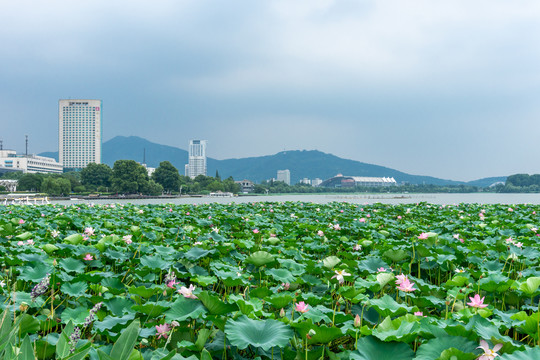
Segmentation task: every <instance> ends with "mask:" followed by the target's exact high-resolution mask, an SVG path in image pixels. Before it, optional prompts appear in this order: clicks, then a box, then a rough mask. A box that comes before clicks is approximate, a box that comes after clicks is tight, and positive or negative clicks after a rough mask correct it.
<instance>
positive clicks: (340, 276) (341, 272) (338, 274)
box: [332, 270, 351, 284]
mask: <svg viewBox="0 0 540 360" xmlns="http://www.w3.org/2000/svg"><path fill="white" fill-rule="evenodd" d="M335 273H336V274H335V275H334V276H332V279H334V278H336V279H337V281H339V283H340V284H343V283H344V282H345V278H344V276H351V274H349V273H348V272H346V271H345V270H335Z"/></svg>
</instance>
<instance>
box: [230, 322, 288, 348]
mask: <svg viewBox="0 0 540 360" xmlns="http://www.w3.org/2000/svg"><path fill="white" fill-rule="evenodd" d="M225 334H226V335H227V340H229V341H230V343H231V345H233V346H236V347H238V348H239V349H241V350H242V349H245V348H247V347H248V346H250V345H251V346H253V347H257V348H261V349H262V350H265V351H266V350H269V349H271V348H273V347H280V348H283V347H285V346H286V345H287V344H288V343H289V341H290V339H291V338H292V337H293V334H294V333H293V331H292V329H291V328H290V327H289V326H288V325H285V324H284V323H282V322H280V321H277V320H269V319H268V320H252V319H249V318H248V317H246V316H245V315H243V316H241V317H240V318H238V320H233V319H229V320H227V323H226V324H225Z"/></svg>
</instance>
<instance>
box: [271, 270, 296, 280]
mask: <svg viewBox="0 0 540 360" xmlns="http://www.w3.org/2000/svg"><path fill="white" fill-rule="evenodd" d="M266 273H267V274H269V275H270V276H272V278H273V279H274V280H276V281H277V282H278V283H293V282H294V281H295V280H296V277H295V276H294V275H293V274H292V273H291V272H290V271H289V270H287V269H268V270H266Z"/></svg>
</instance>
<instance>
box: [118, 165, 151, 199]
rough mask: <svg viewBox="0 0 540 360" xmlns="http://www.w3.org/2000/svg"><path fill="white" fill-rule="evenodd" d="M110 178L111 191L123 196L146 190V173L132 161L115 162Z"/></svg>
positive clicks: (147, 186)
mask: <svg viewBox="0 0 540 360" xmlns="http://www.w3.org/2000/svg"><path fill="white" fill-rule="evenodd" d="M112 171H113V173H112V176H111V186H112V189H113V191H115V192H118V193H125V194H135V193H144V192H146V191H147V190H148V188H149V184H148V180H149V179H148V173H147V171H146V169H145V168H144V166H142V165H140V164H138V163H137V162H136V161H134V160H117V161H116V162H115V163H114V166H113V169H112Z"/></svg>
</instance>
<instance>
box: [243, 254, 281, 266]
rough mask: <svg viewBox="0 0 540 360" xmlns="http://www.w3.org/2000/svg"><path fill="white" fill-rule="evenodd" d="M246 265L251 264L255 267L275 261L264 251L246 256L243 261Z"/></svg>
mask: <svg viewBox="0 0 540 360" xmlns="http://www.w3.org/2000/svg"><path fill="white" fill-rule="evenodd" d="M245 261H246V262H247V263H248V264H253V265H255V266H257V267H260V266H263V265H268V264H271V263H273V262H274V261H275V259H274V257H273V256H272V254H270V253H268V252H266V251H256V252H254V253H253V254H251V255H250V256H248V257H247V258H246V260H245Z"/></svg>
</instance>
